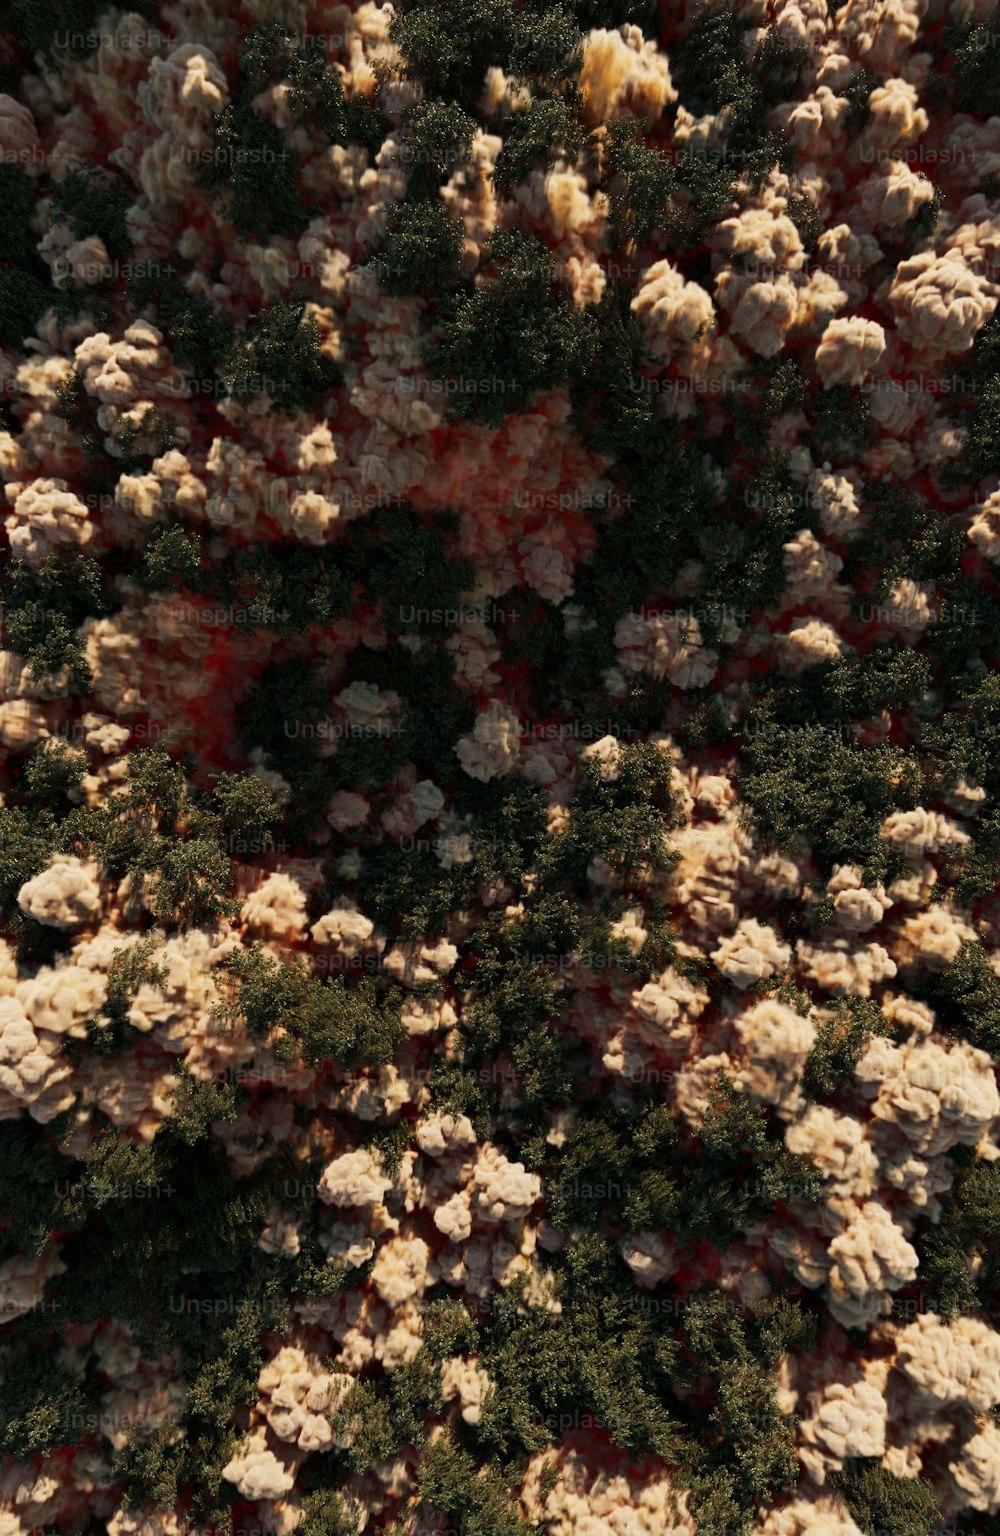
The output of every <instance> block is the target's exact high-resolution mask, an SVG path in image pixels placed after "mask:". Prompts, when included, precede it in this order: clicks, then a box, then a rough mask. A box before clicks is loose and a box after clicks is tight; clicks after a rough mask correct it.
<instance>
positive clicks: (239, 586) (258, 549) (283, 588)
mask: <svg viewBox="0 0 1000 1536" xmlns="http://www.w3.org/2000/svg"><path fill="white" fill-rule="evenodd" d="M366 523H367V519H366ZM340 553H341V551H340V549H339V548H337V547H334V546H325V547H324V548H322V549H309V548H304V547H303V546H302V545H301V544H296V543H293V542H292V541H291V540H284V539H282V540H278V541H276V542H275V543H273V544H256V543H255V544H249V545H246V546H245V547H244V548H242V549H237V550H235V551H232V552H231V553H230V554H229V555H228V556H227V557H226V560H225V561H224V562H222V563H221V564H220V565H219V566H216V567H215V573H216V574H217V575H218V577H219V582H220V587H221V594H220V595H221V596H223V597H224V598H225V599H226V601H227V602H229V603H230V604H231V605H232V607H233V609H234V610H235V612H236V613H237V614H238V615H239V621H240V622H244V621H245V624H246V627H247V628H248V629H251V630H253V629H257V628H264V629H273V630H276V631H277V633H278V634H297V633H300V632H301V631H302V630H305V629H308V628H309V626H310V625H311V624H324V625H325V624H330V623H331V622H332V621H333V620H334V619H338V618H342V617H343V616H344V615H345V614H347V613H349V612H350V610H351V603H352V598H353V592H354V587H353V583H352V581H351V579H350V577H349V576H348V575H345V574H344V572H343V571H342V570H341V569H340V568H339V564H338V560H339V556H340Z"/></svg>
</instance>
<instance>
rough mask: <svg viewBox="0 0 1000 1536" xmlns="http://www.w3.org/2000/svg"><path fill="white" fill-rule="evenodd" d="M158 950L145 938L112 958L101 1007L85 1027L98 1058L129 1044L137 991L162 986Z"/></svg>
mask: <svg viewBox="0 0 1000 1536" xmlns="http://www.w3.org/2000/svg"><path fill="white" fill-rule="evenodd" d="M158 948H159V940H158V939H157V938H156V937H155V936H153V935H147V936H146V937H145V938H141V939H136V940H134V941H133V943H131V944H128V945H124V946H122V947H120V948H119V949H117V950H116V951H115V953H114V955H113V956H112V959H111V963H110V964H109V966H108V972H107V978H108V979H107V990H106V995H105V1000H104V1006H103V1008H102V1009H101V1013H100V1015H99V1017H98V1018H96V1019H91V1020H90V1022H89V1025H88V1028H87V1037H88V1044H89V1046H90V1049H91V1050H93V1051H96V1052H97V1053H98V1054H99V1055H108V1056H110V1055H113V1054H114V1053H115V1052H116V1051H118V1050H120V1049H121V1048H122V1047H123V1046H124V1045H126V1044H128V1043H129V1011H130V1009H131V1007H132V1004H133V1003H134V1002H135V996H136V993H137V992H138V990H139V988H140V987H142V986H155V987H162V986H163V984H164V982H165V981H166V979H167V972H166V969H165V967H164V966H162V965H160V964H158V963H157V961H156V960H155V959H154V956H155V954H156V951H157V949H158Z"/></svg>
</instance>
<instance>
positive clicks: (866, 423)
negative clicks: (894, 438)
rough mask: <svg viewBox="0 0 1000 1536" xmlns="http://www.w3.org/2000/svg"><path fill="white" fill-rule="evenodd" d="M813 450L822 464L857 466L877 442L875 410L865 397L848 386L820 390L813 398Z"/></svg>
mask: <svg viewBox="0 0 1000 1536" xmlns="http://www.w3.org/2000/svg"><path fill="white" fill-rule="evenodd" d="M811 405H812V421H813V426H812V433H811V447H812V452H813V454H814V456H815V457H817V458H819V459H820V461H821V462H822V460H823V459H824V458H825V459H829V461H830V462H831V463H832V464H833V465H834V466H837V467H839V466H840V465H842V464H843V465H847V464H853V463H854V462H855V461H856V460H857V457H858V455H859V454H860V453H863V452H864V450H865V449H866V448H869V447H870V446H871V444H872V443H873V442H874V441H875V432H874V429H873V427H872V422H871V411H870V410H869V407H868V401H867V399H866V398H865V396H864V395H863V394H862V393H861V392H860V390H857V389H851V388H849V386H848V385H846V384H834V385H833V387H832V388H830V389H825V388H824V389H817V390H816V391H815V392H814V394H813V397H812V401H811Z"/></svg>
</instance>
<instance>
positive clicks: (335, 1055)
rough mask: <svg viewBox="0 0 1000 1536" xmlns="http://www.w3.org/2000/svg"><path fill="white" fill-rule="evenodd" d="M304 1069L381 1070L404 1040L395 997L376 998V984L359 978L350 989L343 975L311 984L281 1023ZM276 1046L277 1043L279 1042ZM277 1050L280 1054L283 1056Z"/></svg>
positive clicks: (392, 994) (364, 977)
mask: <svg viewBox="0 0 1000 1536" xmlns="http://www.w3.org/2000/svg"><path fill="white" fill-rule="evenodd" d="M284 1028H285V1029H286V1030H287V1031H288V1034H289V1036H290V1037H291V1039H292V1040H293V1041H294V1042H295V1043H296V1044H297V1045H298V1047H299V1050H300V1051H301V1054H302V1059H303V1061H304V1062H305V1063H306V1065H307V1066H316V1065H317V1064H318V1063H319V1062H322V1061H334V1062H337V1063H338V1065H340V1066H344V1067H348V1068H351V1069H354V1068H357V1067H361V1066H381V1065H382V1064H383V1063H384V1062H387V1061H390V1060H391V1059H392V1054H393V1051H394V1050H395V1048H396V1046H397V1045H399V1043H400V1041H401V1040H402V1039H403V1038H404V1035H405V1030H404V1029H403V1026H402V1024H401V1023H400V1019H399V997H398V994H394V993H390V994H389V995H388V996H387V997H386V998H385V999H384V1000H382V1001H381V1002H380V1001H379V1000H378V997H377V993H376V986H375V982H374V981H373V980H372V978H371V977H370V976H362V977H360V978H359V979H358V981H357V982H356V984H355V985H353V986H349V985H348V983H347V981H346V979H345V978H344V977H343V976H337V977H334V978H332V979H331V978H327V979H326V980H324V981H320V982H314V983H313V984H312V985H311V986H310V988H309V990H308V991H307V992H306V994H305V997H304V998H303V1000H302V1001H301V1002H300V1003H299V1004H298V1006H297V1007H296V1008H295V1009H293V1010H292V1011H291V1012H290V1013H288V1014H286V1016H285V1019H284ZM279 1046H280V1043H279ZM287 1054H290V1053H288V1052H282V1051H280V1049H279V1055H287Z"/></svg>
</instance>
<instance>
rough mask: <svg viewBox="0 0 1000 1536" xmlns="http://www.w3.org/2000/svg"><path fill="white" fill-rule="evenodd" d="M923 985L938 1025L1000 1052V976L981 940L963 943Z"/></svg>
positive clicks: (980, 1045)
mask: <svg viewBox="0 0 1000 1536" xmlns="http://www.w3.org/2000/svg"><path fill="white" fill-rule="evenodd" d="M925 988H926V993H927V998H928V1001H929V1002H931V1003H932V1004H933V1006H934V1007H935V1009H937V1010H939V1013H940V1017H939V1021H938V1027H939V1028H946V1029H950V1030H954V1031H955V1032H956V1033H957V1034H959V1035H963V1036H964V1037H965V1038H966V1039H967V1040H970V1041H971V1042H972V1044H973V1045H975V1046H978V1047H979V1048H980V1049H981V1050H984V1051H989V1053H990V1055H991V1056H1000V978H998V977H997V975H996V973H995V971H994V970H993V968H992V966H991V965H990V963H989V959H988V957H987V954H986V951H985V949H984V948H983V946H982V944H980V943H979V942H978V941H976V942H975V943H971V942H970V943H966V944H963V945H962V947H961V949H960V950H959V952H958V954H957V955H956V957H955V959H954V960H953V961H952V963H951V964H950V965H949V966H947V967H946V968H945V970H943V971H942V972H941V973H940V974H939V975H937V976H934V977H932V978H930V979H929V980H928V981H927V982H926V983H925Z"/></svg>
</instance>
